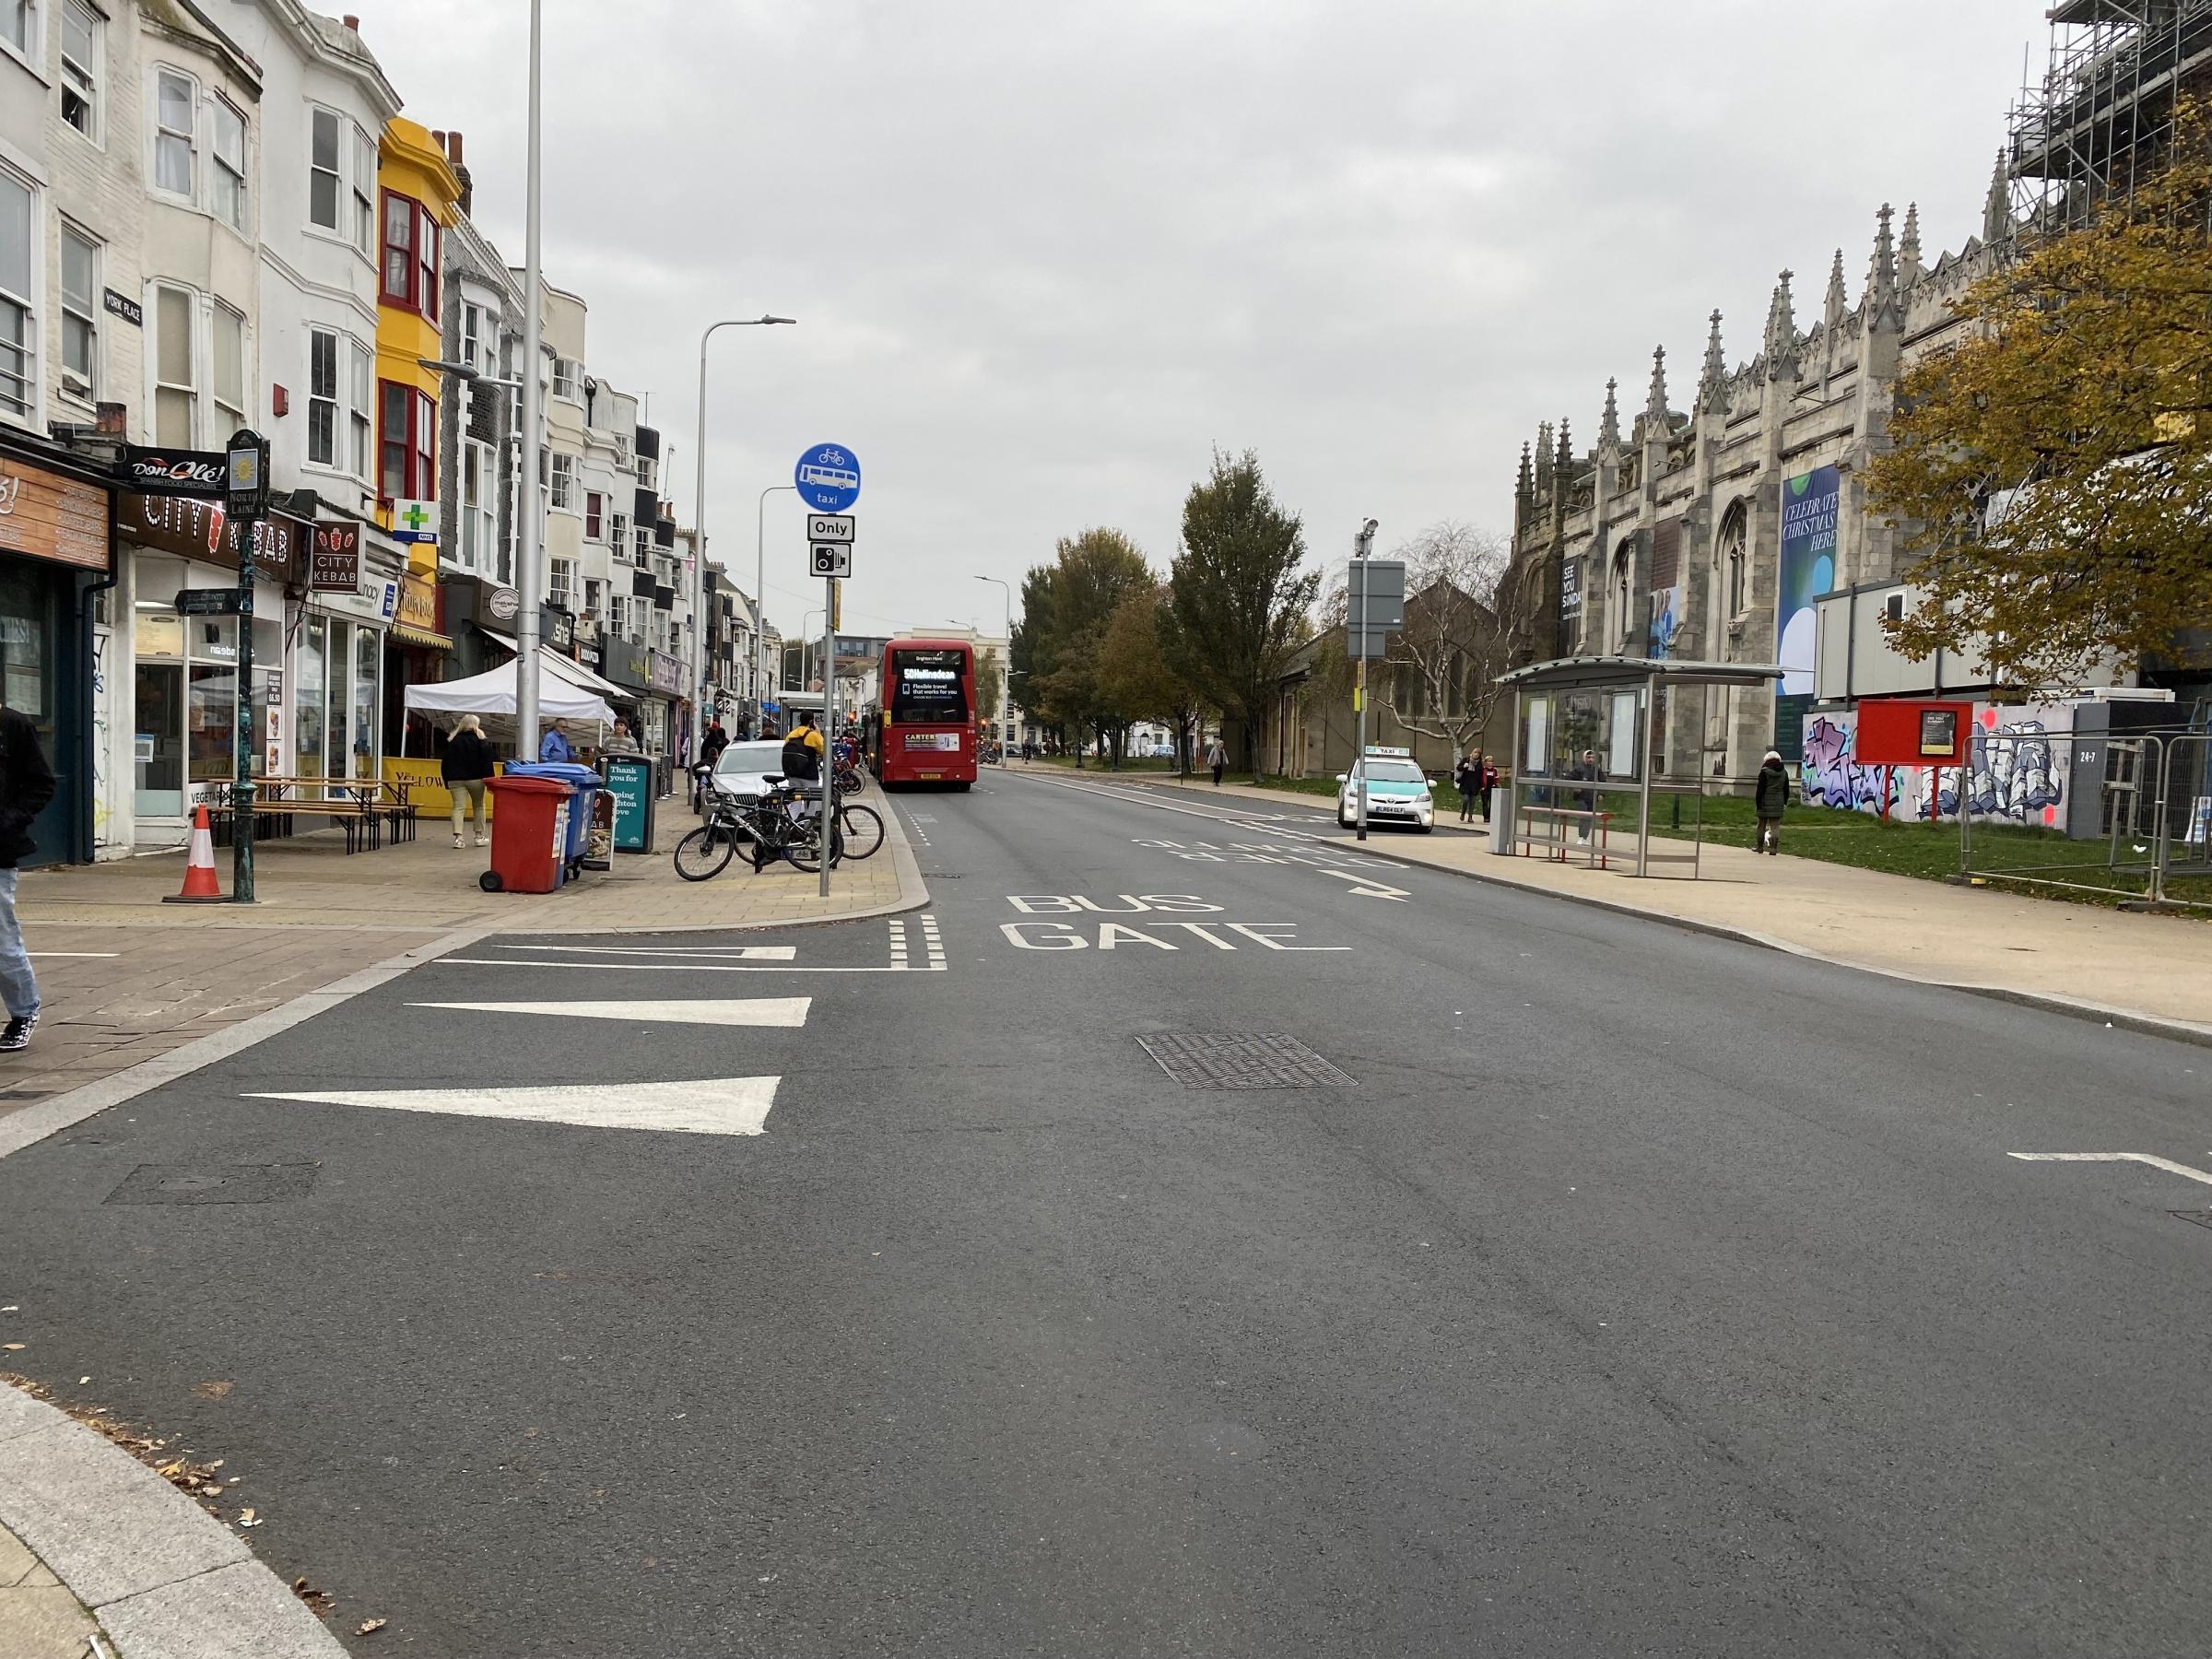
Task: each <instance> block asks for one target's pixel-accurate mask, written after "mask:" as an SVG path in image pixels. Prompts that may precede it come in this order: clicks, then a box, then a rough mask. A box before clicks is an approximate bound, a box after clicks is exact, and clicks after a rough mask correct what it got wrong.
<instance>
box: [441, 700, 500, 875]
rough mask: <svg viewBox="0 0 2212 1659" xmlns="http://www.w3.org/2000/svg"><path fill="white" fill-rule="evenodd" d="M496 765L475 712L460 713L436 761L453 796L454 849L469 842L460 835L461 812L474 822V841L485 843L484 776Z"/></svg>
mask: <svg viewBox="0 0 2212 1659" xmlns="http://www.w3.org/2000/svg"><path fill="white" fill-rule="evenodd" d="M496 770H498V769H497V767H496V765H495V764H494V762H493V760H492V758H491V745H490V744H488V743H487V742H485V741H484V726H483V724H482V723H481V722H480V721H478V720H477V717H476V716H475V715H474V714H464V715H462V716H461V724H459V725H457V726H455V727H454V728H453V735H452V736H451V737H448V738H447V739H446V740H445V756H444V758H443V759H441V760H440V761H439V763H438V775H439V776H440V777H441V778H442V779H443V780H444V781H445V788H446V793H447V794H451V795H452V796H453V846H454V848H455V850H456V851H457V850H459V849H460V848H462V847H465V846H466V845H467V844H468V843H467V841H465V840H464V839H463V838H462V834H461V820H462V817H463V815H464V813H466V814H467V815H469V816H471V817H473V818H475V819H476V822H477V846H479V847H488V846H490V845H491V837H490V836H488V835H487V834H486V833H485V830H486V829H487V828H488V826H487V825H486V823H485V820H484V780H485V779H487V778H488V777H490V776H491V774H492V773H493V771H496Z"/></svg>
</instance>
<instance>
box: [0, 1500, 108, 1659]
mask: <svg viewBox="0 0 2212 1659" xmlns="http://www.w3.org/2000/svg"><path fill="white" fill-rule="evenodd" d="M96 1628H97V1627H96V1626H95V1625H94V1624H93V1622H92V1616H91V1615H90V1614H89V1613H88V1612H86V1611H85V1609H84V1608H83V1606H80V1605H79V1603H78V1602H77V1599H76V1596H74V1595H72V1594H69V1591H68V1588H67V1586H65V1584H64V1583H62V1581H61V1580H60V1579H58V1578H56V1577H54V1576H53V1569H52V1568H50V1567H48V1566H47V1565H46V1563H45V1562H43V1561H41V1560H40V1559H39V1558H38V1557H37V1556H36V1555H33V1554H32V1553H31V1549H30V1546H29V1545H28V1544H26V1543H24V1542H23V1540H22V1539H20V1538H18V1537H17V1536H16V1535H15V1534H14V1533H12V1532H9V1531H8V1530H7V1528H6V1527H5V1526H0V1653H5V1654H6V1656H7V1659H85V1655H86V1653H88V1651H90V1650H89V1646H88V1644H89V1640H90V1637H91V1635H92V1632H93V1630H95V1629H96Z"/></svg>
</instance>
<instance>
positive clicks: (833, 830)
mask: <svg viewBox="0 0 2212 1659" xmlns="http://www.w3.org/2000/svg"><path fill="white" fill-rule="evenodd" d="M782 853H783V856H784V857H785V858H788V859H789V860H791V862H792V863H793V864H794V865H795V866H797V867H798V868H799V869H802V870H804V871H806V874H807V875H809V876H811V875H813V874H814V873H815V872H816V871H818V870H819V869H820V868H821V867H822V835H821V820H820V819H818V818H808V819H807V820H806V823H805V824H803V825H798V824H794V825H793V826H792V836H791V839H790V840H789V841H785V842H784V843H783V846H782ZM844 856H845V838H844V835H843V833H842V832H841V830H838V828H837V825H836V821H835V820H834V819H832V820H831V822H830V868H831V869H833V870H834V869H836V868H837V866H838V865H839V864H840V863H841V861H842V860H843V858H844Z"/></svg>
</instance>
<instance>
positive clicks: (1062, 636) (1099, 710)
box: [1014, 529, 1155, 766]
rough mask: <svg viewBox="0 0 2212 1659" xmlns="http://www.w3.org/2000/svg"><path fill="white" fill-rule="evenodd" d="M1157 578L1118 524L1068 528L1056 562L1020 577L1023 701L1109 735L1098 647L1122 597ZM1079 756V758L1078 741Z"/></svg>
mask: <svg viewBox="0 0 2212 1659" xmlns="http://www.w3.org/2000/svg"><path fill="white" fill-rule="evenodd" d="M1154 581H1155V578H1154V576H1153V574H1152V570H1151V567H1150V566H1149V565H1147V563H1146V562H1145V556H1144V555H1143V554H1142V553H1140V552H1139V551H1137V548H1136V545H1135V543H1134V542H1132V541H1131V540H1130V539H1129V538H1128V537H1127V536H1126V535H1123V534H1122V532H1120V531H1119V530H1111V529H1090V530H1086V531H1084V532H1083V533H1082V534H1081V535H1076V536H1063V537H1062V538H1061V540H1060V543H1059V546H1058V547H1057V548H1056V549H1055V554H1054V558H1053V562H1052V563H1051V564H1049V565H1038V566H1035V567H1034V568H1032V569H1031V570H1030V572H1029V574H1028V575H1027V576H1026V577H1025V578H1023V580H1022V584H1021V610H1022V618H1021V626H1020V627H1019V628H1018V629H1016V630H1015V638H1014V661H1015V665H1016V666H1017V667H1018V669H1019V670H1020V671H1021V677H1020V679H1019V680H1018V686H1019V688H1020V689H1019V690H1018V693H1017V695H1018V697H1019V699H1020V700H1021V704H1022V707H1023V708H1025V709H1027V710H1029V711H1030V713H1031V714H1032V715H1033V716H1034V717H1035V718H1036V719H1037V720H1039V721H1040V722H1041V724H1047V725H1050V726H1053V727H1055V728H1058V729H1059V730H1060V731H1062V732H1063V733H1064V734H1065V733H1066V732H1068V731H1073V732H1074V733H1075V734H1076V735H1077V736H1078V738H1080V737H1081V736H1082V735H1085V734H1087V733H1088V734H1093V735H1099V736H1102V737H1109V738H1110V737H1111V733H1110V732H1108V730H1107V728H1108V727H1109V726H1110V725H1111V724H1112V711H1111V709H1110V707H1109V705H1108V703H1107V701H1106V700H1105V698H1104V696H1103V694H1102V692H1101V689H1100V672H1099V653H1100V644H1101V643H1102V641H1103V640H1104V637H1105V633H1106V629H1107V625H1108V624H1109V623H1110V622H1111V621H1112V618H1113V613H1114V611H1115V610H1116V609H1117V608H1118V607H1119V606H1120V605H1121V603H1122V601H1123V599H1124V598H1125V597H1126V596H1127V595H1128V594H1132V593H1139V592H1142V593H1149V592H1150V591H1151V590H1152V586H1153V583H1154ZM1076 761H1077V765H1078V766H1079V765H1081V764H1082V745H1081V743H1080V742H1078V743H1077V750H1076Z"/></svg>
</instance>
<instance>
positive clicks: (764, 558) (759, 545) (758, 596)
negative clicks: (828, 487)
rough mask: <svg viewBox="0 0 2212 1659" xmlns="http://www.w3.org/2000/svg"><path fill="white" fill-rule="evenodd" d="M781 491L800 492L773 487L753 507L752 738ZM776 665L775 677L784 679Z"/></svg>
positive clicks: (764, 662)
mask: <svg viewBox="0 0 2212 1659" xmlns="http://www.w3.org/2000/svg"><path fill="white" fill-rule="evenodd" d="M778 490H789V491H790V492H791V493H792V494H793V495H797V494H798V493H799V487H798V486H797V485H796V484H771V485H770V486H769V487H768V488H766V489H764V490H762V491H761V492H760V500H759V501H758V502H756V503H755V504H754V507H753V605H754V607H755V610H754V617H753V624H754V626H753V735H754V736H756V737H758V736H759V735H760V720H761V698H760V691H761V688H762V687H763V686H765V685H766V684H767V683H768V498H769V497H770V496H771V495H774V494H775V493H776V492H777V491H778ZM782 668H783V665H782V664H781V663H779V664H777V665H776V677H777V679H778V680H781V679H782V677H783V673H782Z"/></svg>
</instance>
